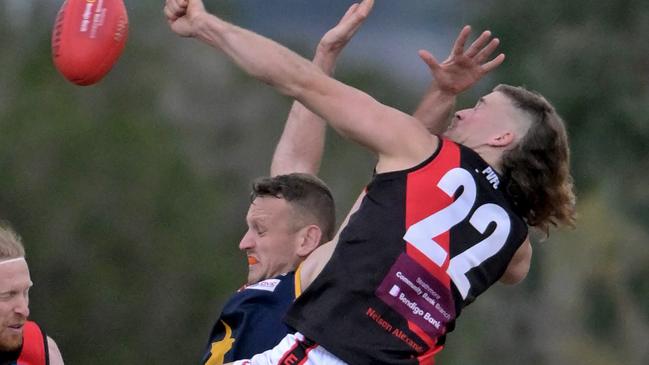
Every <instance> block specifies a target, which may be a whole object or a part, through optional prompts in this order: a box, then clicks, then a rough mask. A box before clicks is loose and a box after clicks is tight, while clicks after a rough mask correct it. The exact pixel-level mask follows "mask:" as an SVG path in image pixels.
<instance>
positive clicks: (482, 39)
mask: <svg viewBox="0 0 649 365" xmlns="http://www.w3.org/2000/svg"><path fill="white" fill-rule="evenodd" d="M490 39H491V32H490V31H488V30H485V31H484V32H482V34H480V36H479V37H478V39H476V40H475V41H473V43H471V45H470V46H469V48H468V49H467V50H466V52H465V53H464V54H465V55H466V56H467V57H474V56H475V55H477V54H478V52H480V50H481V49H482V48H483V47H484V46H485V45H488V43H489V40H490Z"/></svg>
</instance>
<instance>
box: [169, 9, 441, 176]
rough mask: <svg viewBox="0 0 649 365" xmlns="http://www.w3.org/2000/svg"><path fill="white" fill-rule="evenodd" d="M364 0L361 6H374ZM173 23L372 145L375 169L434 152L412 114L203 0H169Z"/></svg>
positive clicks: (386, 168)
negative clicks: (227, 19)
mask: <svg viewBox="0 0 649 365" xmlns="http://www.w3.org/2000/svg"><path fill="white" fill-rule="evenodd" d="M372 4H373V0H363V1H362V2H361V3H360V5H359V6H360V7H371V6H372ZM165 14H166V16H167V19H168V22H169V24H170V26H171V29H172V30H173V31H174V32H176V33H177V34H179V35H181V36H187V37H195V38H197V39H199V40H201V41H203V42H204V43H206V44H209V45H211V46H213V47H215V48H217V49H220V50H221V51H223V52H224V53H225V54H226V55H227V56H228V57H229V58H230V59H231V60H232V61H233V62H234V63H236V64H237V65H238V66H239V67H240V68H241V69H242V70H243V71H245V72H247V73H248V74H249V75H251V76H253V77H255V78H257V79H259V80H260V81H263V82H265V83H267V84H269V85H271V86H272V87H274V88H276V89H277V90H278V91H279V92H281V93H283V94H285V95H288V96H290V97H293V98H294V99H297V100H299V101H300V102H301V103H302V104H304V105H305V106H306V107H307V108H309V109H310V110H311V111H313V112H315V113H316V114H318V115H319V116H320V117H322V118H324V119H325V120H326V121H327V122H328V123H329V124H330V125H331V126H332V127H333V128H334V129H336V131H337V132H338V133H339V134H341V135H343V136H345V137H347V138H350V139H352V140H354V141H356V142H357V143H359V144H361V145H363V146H365V147H367V148H368V149H370V150H372V151H374V152H375V153H376V154H377V155H378V157H379V162H378V164H377V171H378V172H384V171H391V170H399V169H404V168H407V167H411V166H413V165H415V164H417V163H419V162H421V161H422V160H424V159H425V158H427V157H428V156H430V155H431V154H432V152H433V151H435V149H436V148H437V144H438V140H437V138H436V137H432V136H431V135H430V134H429V133H428V132H427V131H426V129H425V128H424V127H423V126H422V125H421V124H420V123H419V122H418V121H417V120H416V119H415V118H413V117H412V116H410V115H407V114H405V113H402V112H400V111H398V110H396V109H393V108H390V107H387V106H385V105H382V104H381V103H379V102H377V101H376V100H374V99H373V98H371V97H370V96H369V95H367V94H365V93H363V92H361V91H359V90H357V89H354V88H352V87H350V86H347V85H345V84H343V83H341V82H338V81H336V80H334V79H333V78H331V77H329V76H327V75H325V74H324V73H323V72H322V71H321V70H320V69H319V68H318V67H317V66H314V65H313V64H312V63H311V62H309V61H308V60H305V59H304V58H302V57H300V56H299V55H297V54H295V53H294V52H292V51H290V50H288V49H287V48H285V47H283V46H281V45H279V44H277V43H275V42H273V41H271V40H269V39H267V38H265V37H262V36H260V35H257V34H255V33H253V32H250V31H248V30H245V29H242V28H240V27H237V26H235V25H232V24H230V23H228V22H225V21H223V20H221V19H220V18H218V17H216V16H214V15H212V14H209V13H207V12H206V11H205V8H204V6H203V4H202V2H201V1H200V0H167V3H166V5H165Z"/></svg>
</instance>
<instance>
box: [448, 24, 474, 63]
mask: <svg viewBox="0 0 649 365" xmlns="http://www.w3.org/2000/svg"><path fill="white" fill-rule="evenodd" d="M469 34H471V26H470V25H465V26H464V28H462V30H461V31H460V34H459V35H458V36H457V39H455V43H454V44H453V50H452V51H451V54H453V55H456V56H459V55H461V54H462V53H464V45H465V44H466V40H467V39H469Z"/></svg>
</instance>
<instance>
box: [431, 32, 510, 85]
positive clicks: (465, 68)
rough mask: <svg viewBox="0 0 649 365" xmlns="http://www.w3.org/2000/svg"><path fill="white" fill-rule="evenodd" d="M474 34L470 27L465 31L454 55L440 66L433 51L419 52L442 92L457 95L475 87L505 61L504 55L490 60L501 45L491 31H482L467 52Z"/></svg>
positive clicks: (454, 50) (459, 37)
mask: <svg viewBox="0 0 649 365" xmlns="http://www.w3.org/2000/svg"><path fill="white" fill-rule="evenodd" d="M470 33H471V27H470V26H468V25H467V26H465V27H464V28H462V30H461V31H460V34H459V35H458V37H457V39H456V40H455V44H454V45H453V49H452V50H451V53H450V54H449V56H448V58H447V59H446V60H445V61H444V62H442V63H438V62H437V60H436V59H435V57H434V56H433V55H432V54H431V53H430V52H428V51H425V50H420V51H419V56H420V57H421V59H422V60H423V61H424V62H425V63H426V64H427V65H428V67H429V68H430V71H431V73H432V74H433V77H434V79H435V80H434V82H435V84H436V87H437V88H438V89H439V90H441V91H443V92H447V93H451V94H454V95H457V94H459V93H461V92H463V91H465V90H467V89H469V88H470V87H472V86H473V85H474V84H475V83H476V82H478V81H479V80H480V79H481V78H482V77H483V76H484V75H486V74H488V73H489V72H491V71H492V70H494V69H495V68H497V67H498V66H500V64H502V63H503V61H504V60H505V55H504V54H503V53H500V54H499V55H498V56H496V57H494V58H493V59H490V60H489V58H490V56H491V54H492V53H493V52H494V51H495V50H496V48H498V45H499V44H500V40H499V39H498V38H492V35H491V32H490V31H484V32H482V34H480V36H479V37H478V38H477V39H476V40H475V41H473V43H472V44H471V45H470V46H469V48H467V49H466V50H465V49H464V45H465V43H466V41H467V39H468V38H469V34H470Z"/></svg>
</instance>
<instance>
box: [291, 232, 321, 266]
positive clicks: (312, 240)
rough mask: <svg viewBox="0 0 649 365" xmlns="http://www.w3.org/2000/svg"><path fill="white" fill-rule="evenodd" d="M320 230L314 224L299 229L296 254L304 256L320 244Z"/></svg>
mask: <svg viewBox="0 0 649 365" xmlns="http://www.w3.org/2000/svg"><path fill="white" fill-rule="evenodd" d="M321 238H322V231H321V230H320V227H318V226H316V225H315V224H309V225H307V226H306V227H303V228H302V229H301V230H300V235H299V242H298V244H299V246H298V248H297V255H298V256H300V257H302V258H305V257H307V256H309V254H311V252H313V250H315V249H316V248H317V247H318V245H319V244H320V239H321Z"/></svg>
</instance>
